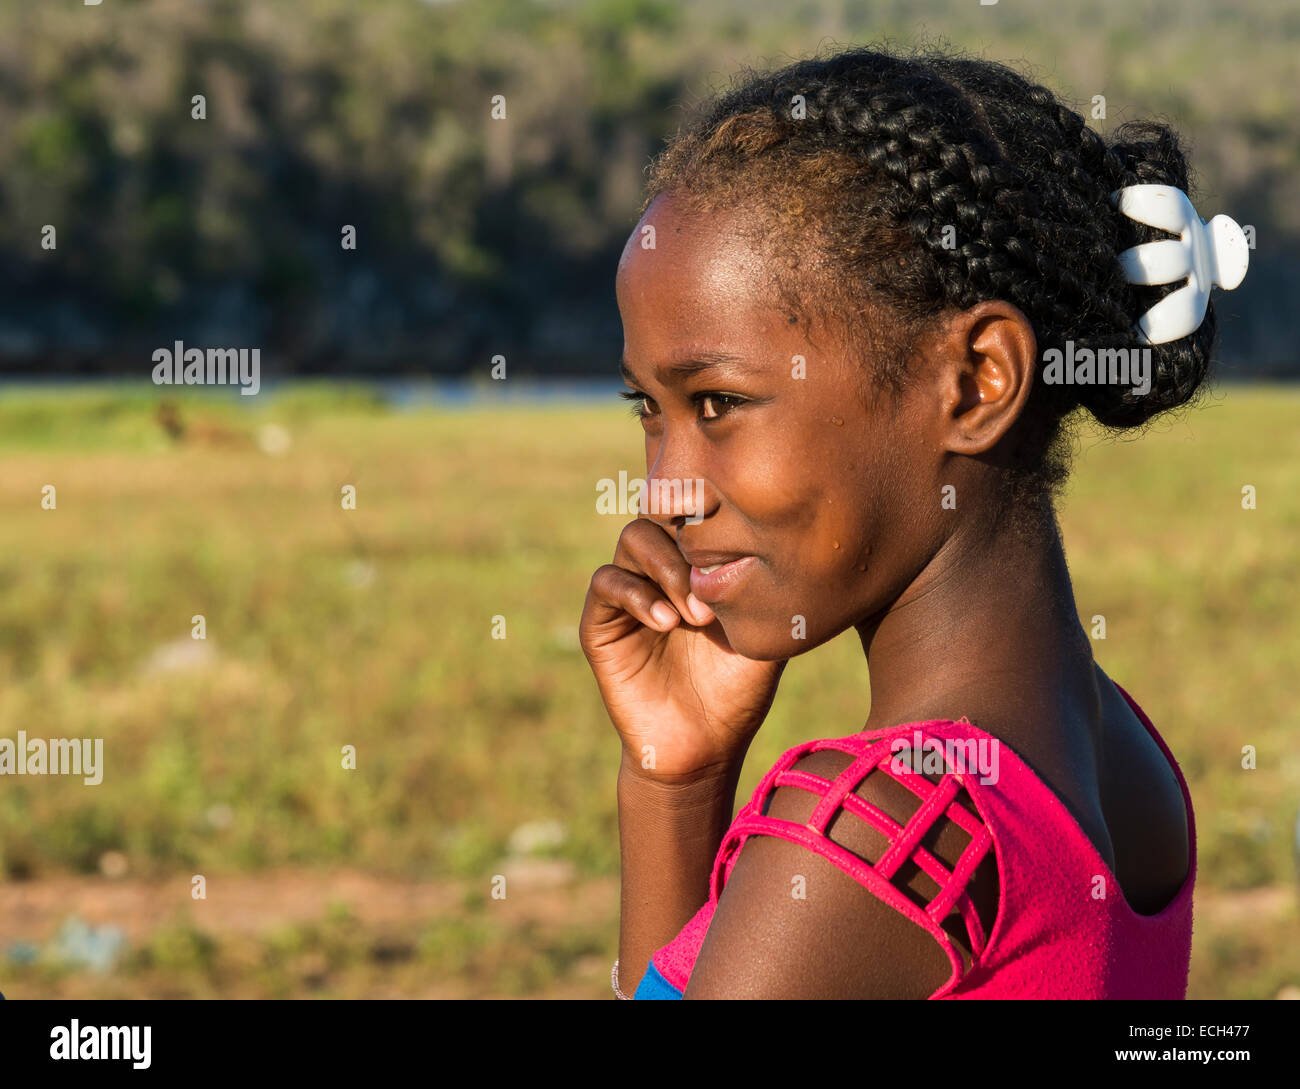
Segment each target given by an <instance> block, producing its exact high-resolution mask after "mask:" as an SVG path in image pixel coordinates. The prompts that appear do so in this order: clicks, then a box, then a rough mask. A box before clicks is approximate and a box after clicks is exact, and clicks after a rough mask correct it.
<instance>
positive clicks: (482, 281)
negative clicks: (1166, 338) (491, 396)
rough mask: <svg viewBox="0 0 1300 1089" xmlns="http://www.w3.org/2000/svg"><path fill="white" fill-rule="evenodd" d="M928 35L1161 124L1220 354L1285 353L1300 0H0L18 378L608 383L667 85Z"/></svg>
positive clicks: (1291, 365)
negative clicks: (198, 356)
mask: <svg viewBox="0 0 1300 1089" xmlns="http://www.w3.org/2000/svg"><path fill="white" fill-rule="evenodd" d="M918 9H920V10H918ZM918 33H922V34H925V35H926V36H928V37H929V38H930V39H934V38H935V37H936V36H942V37H943V39H945V40H946V41H947V42H948V43H949V44H951V45H953V46H954V47H958V48H964V49H969V50H971V51H974V52H976V53H979V54H981V55H984V56H987V57H990V58H992V59H999V60H1006V61H1010V62H1012V63H1013V64H1016V65H1017V66H1019V67H1021V68H1022V70H1023V69H1024V68H1025V67H1026V66H1028V67H1029V68H1030V74H1032V75H1033V76H1035V77H1036V78H1038V79H1040V80H1041V81H1043V82H1045V83H1047V84H1048V85H1049V86H1052V87H1053V88H1054V89H1056V90H1057V91H1059V92H1061V93H1063V94H1065V95H1066V97H1067V98H1068V99H1069V100H1071V101H1072V102H1073V103H1074V104H1075V105H1076V107H1082V108H1083V112H1085V115H1086V113H1087V106H1088V103H1089V101H1090V99H1091V97H1092V96H1093V95H1095V94H1104V95H1105V96H1106V99H1107V118H1106V119H1105V120H1094V121H1092V122H1091V123H1092V124H1093V125H1094V126H1095V127H1097V128H1098V129H1099V130H1100V131H1103V132H1105V131H1107V130H1108V129H1109V128H1110V127H1112V126H1113V125H1114V124H1116V123H1118V122H1119V121H1122V120H1126V119H1129V118H1133V117H1143V116H1150V115H1161V116H1165V117H1167V119H1168V120H1170V121H1171V122H1172V123H1173V124H1175V125H1176V126H1177V127H1178V128H1179V129H1180V131H1182V132H1183V133H1184V134H1185V135H1186V136H1187V137H1188V139H1189V143H1190V144H1191V146H1192V151H1193V155H1194V161H1195V163H1196V165H1197V167H1198V172H1199V179H1198V180H1199V182H1200V185H1201V190H1202V194H1203V195H1202V196H1201V197H1200V198H1199V199H1198V205H1199V207H1200V210H1201V212H1202V214H1204V215H1205V216H1206V217H1207V218H1208V217H1209V216H1210V215H1213V214H1215V213H1217V212H1219V211H1226V212H1227V213H1228V214H1230V215H1232V216H1233V217H1234V218H1235V219H1237V220H1238V222H1241V223H1243V224H1246V223H1249V224H1251V225H1253V226H1254V227H1255V229H1256V233H1257V239H1258V243H1257V250H1256V252H1255V254H1254V255H1253V262H1252V268H1251V271H1250V273H1249V275H1248V277H1247V280H1246V283H1245V285H1243V288H1242V289H1241V290H1239V291H1237V292H1236V293H1234V294H1232V295H1220V296H1219V297H1218V298H1219V300H1220V306H1221V313H1222V314H1223V317H1224V319H1225V322H1224V327H1225V333H1224V341H1223V347H1222V352H1221V354H1222V356H1223V358H1224V361H1225V363H1227V364H1228V367H1229V369H1230V370H1231V371H1234V372H1235V373H1252V374H1258V373H1264V372H1269V373H1279V374H1280V373H1288V374H1296V373H1297V371H1300V361H1298V359H1297V351H1296V348H1295V345H1296V343H1297V339H1298V338H1297V334H1298V333H1300V329H1298V328H1297V325H1298V323H1300V318H1298V317H1297V307H1296V306H1295V305H1294V303H1295V299H1296V298H1297V296H1298V295H1300V192H1298V190H1300V185H1298V183H1297V178H1298V177H1300V130H1298V128H1297V122H1296V119H1295V102H1294V95H1295V88H1296V87H1297V86H1300V78H1298V77H1300V72H1298V71H1297V69H1298V68H1300V60H1298V59H1297V58H1298V57H1300V50H1298V49H1297V44H1298V43H1300V10H1298V9H1297V8H1296V5H1295V4H1294V3H1293V2H1292V0H1242V2H1239V3H1237V4H1236V5H1235V6H1232V7H1228V6H1227V5H1216V4H1212V3H1209V2H1204V3H1200V2H1196V0H1182V2H1178V3H1173V2H1163V3H1160V2H1157V3H1140V2H1134V0H1056V2H1050V3H1049V2H1039V3H1032V4H1027V3H1019V4H1012V3H1001V4H993V5H979V4H977V3H975V0H937V2H930V3H926V4H915V3H913V4H909V3H907V2H905V0H879V2H876V0H830V2H825V3H812V2H807V3H801V2H797V0H796V2H778V0H696V2H695V3H691V4H674V3H668V2H665V0H549V2H546V0H442V2H436V0H365V2H364V3H358V2H356V0H302V2H288V0H284V2H277V0H103V2H102V3H101V4H98V5H91V6H87V5H86V4H84V3H83V2H82V0H59V2H55V0H41V2H40V3H32V2H30V0H0V258H2V259H0V370H3V372H5V373H8V374H25V375H31V374H42V375H43V374H93V373H114V374H123V373H125V374H135V375H140V376H143V375H145V374H147V373H148V369H149V367H150V366H151V364H150V353H151V352H152V351H153V349H154V348H157V347H160V346H169V345H170V344H171V343H172V341H174V340H183V341H185V342H187V344H189V345H194V346H247V347H261V348H262V350H263V351H262V360H263V368H264V372H265V373H266V374H267V375H268V376H276V375H289V374H295V373H297V374H301V373H336V374H349V375H364V374H381V373H383V374H406V375H410V374H430V373H440V374H449V373H467V372H479V373H484V374H486V372H487V369H488V367H489V365H490V360H491V358H492V356H494V355H498V354H499V355H504V356H506V357H507V359H508V360H509V363H510V372H511V373H512V374H522V373H530V372H531V373H571V374H572V373H584V372H585V373H601V374H604V375H609V376H612V374H613V368H614V362H613V361H614V360H615V359H616V357H617V354H618V352H619V350H620V348H621V340H622V337H621V330H620V326H619V321H618V311H617V307H616V304H615V300H614V292H613V279H614V271H615V266H616V262H617V259H618V254H619V252H620V250H621V248H622V245H623V242H624V240H625V238H626V236H627V234H628V232H629V230H630V229H631V227H632V225H633V223H634V219H635V213H636V208H637V206H638V204H639V200H640V188H641V184H642V180H643V169H644V167H645V165H646V164H647V162H648V160H649V158H650V157H651V155H652V154H653V153H654V152H655V150H656V149H657V148H658V147H659V146H660V145H661V144H662V141H663V140H664V138H665V137H666V136H668V135H669V134H670V133H671V131H672V130H673V129H674V128H675V126H676V125H677V123H678V121H679V120H680V117H681V107H682V105H683V104H685V103H689V102H690V101H693V100H694V99H695V98H697V97H698V96H700V95H701V94H704V93H707V92H708V91H709V90H710V89H711V88H719V87H723V86H725V84H726V81H727V77H728V76H729V75H730V73H732V72H734V71H736V69H737V68H738V67H739V66H741V65H743V64H746V63H750V64H756V65H759V66H768V65H774V64H780V63H784V62H786V61H788V60H790V59H793V58H794V57H797V56H803V55H807V54H809V53H812V52H814V51H816V50H817V49H818V48H819V47H820V48H822V49H828V48H831V47H833V46H835V45H848V44H856V43H862V42H866V41H870V40H873V39H877V38H879V37H881V36H889V37H890V38H892V39H893V40H894V41H896V42H902V43H906V42H910V41H911V40H913V39H914V37H915V36H916V35H917V34H918ZM196 95H202V96H203V112H204V113H205V116H204V117H203V118H202V119H199V118H196V116H195V113H196V112H197V111H198V108H197V107H196V105H195V96H196ZM497 95H502V96H504V98H505V108H506V117H505V119H504V120H495V119H493V117H492V108H493V97H494V96H497ZM345 226H351V227H353V228H355V237H356V242H355V249H346V248H344V246H343V244H342V242H343V238H344V234H343V232H344V228H345ZM49 228H53V232H51V231H50V230H49ZM51 244H52V245H51Z"/></svg>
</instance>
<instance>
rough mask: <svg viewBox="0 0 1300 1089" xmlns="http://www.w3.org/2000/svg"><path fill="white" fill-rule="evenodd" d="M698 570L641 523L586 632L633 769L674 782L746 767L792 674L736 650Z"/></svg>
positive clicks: (597, 594) (607, 569)
mask: <svg viewBox="0 0 1300 1089" xmlns="http://www.w3.org/2000/svg"><path fill="white" fill-rule="evenodd" d="M690 571H691V567H690V564H688V563H687V562H686V560H685V559H684V558H683V556H682V554H681V552H680V551H679V550H678V548H677V545H676V544H675V543H674V541H673V539H672V538H671V537H670V536H669V535H668V533H667V532H666V531H665V530H664V529H663V528H662V527H661V526H660V525H659V524H658V523H656V522H653V521H651V520H650V519H648V518H637V519H636V520H635V521H632V522H629V523H628V524H627V525H626V526H625V527H624V529H623V533H622V535H621V536H620V537H619V541H618V548H617V549H616V550H615V552H614V562H613V563H612V564H606V565H605V566H604V567H601V568H599V569H598V570H597V571H596V573H595V574H594V575H593V576H592V578H591V587H590V589H589V590H588V591H587V601H586V604H585V605H584V606H583V610H582V620H581V621H580V622H579V625H578V632H579V639H580V641H581V643H582V650H583V653H584V654H585V655H586V656H587V661H588V662H589V663H590V664H591V669H592V672H593V673H595V675H596V683H597V685H598V686H599V688H600V695H601V698H602V699H603V700H604V701H605V708H606V710H608V711H609V717H610V720H611V721H612V722H613V723H614V729H615V730H617V731H618V733H619V736H620V737H621V738H622V741H623V747H624V752H625V766H627V765H628V764H629V763H630V765H631V767H632V768H634V769H637V774H640V775H644V776H645V777H646V778H649V779H658V780H663V781H665V782H683V781H689V780H692V779H696V778H700V777H704V776H708V775H711V774H716V773H718V772H721V771H724V770H727V769H730V768H733V767H735V766H738V765H739V764H740V763H741V762H742V761H743V760H744V757H745V751H746V750H747V749H748V748H749V743H750V741H752V740H753V737H754V735H755V734H756V733H757V732H758V728H759V727H760V726H761V725H762V724H763V719H764V718H765V717H766V715H767V712H768V709H769V708H770V707H771V705H772V698H773V697H774V696H775V695H776V686H777V683H778V682H779V681H780V679H781V673H782V671H783V670H784V669H785V662H784V661H779V662H756V661H754V660H752V659H750V658H744V657H742V656H741V655H739V654H737V653H736V652H735V651H734V650H732V649H731V646H730V645H729V644H728V643H727V637H726V635H725V634H724V633H723V631H722V625H721V624H720V623H718V621H717V619H716V618H715V617H714V615H713V611H712V610H711V609H710V608H709V607H708V606H707V605H705V604H704V603H703V602H702V601H700V600H699V599H698V598H696V597H694V596H692V595H691V592H690ZM688 598H689V600H688ZM646 746H650V748H649V749H648V750H647V749H646V748H645V747H646Z"/></svg>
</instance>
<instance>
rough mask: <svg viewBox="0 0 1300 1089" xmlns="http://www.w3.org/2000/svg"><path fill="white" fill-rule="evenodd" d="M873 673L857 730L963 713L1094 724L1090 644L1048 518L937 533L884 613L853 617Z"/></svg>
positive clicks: (1011, 728) (991, 725)
mask: <svg viewBox="0 0 1300 1089" xmlns="http://www.w3.org/2000/svg"><path fill="white" fill-rule="evenodd" d="M858 634H859V637H860V638H861V640H862V646H863V650H864V651H865V652H866V656H867V667H868V669H869V671H870V675H871V713H870V716H869V718H868V719H867V724H866V726H865V727H864V729H866V730H874V729H879V728H883V727H886V726H892V725H896V724H898V723H900V722H908V721H923V720H927V719H959V718H961V717H962V716H965V717H967V718H968V719H970V720H971V721H972V722H975V723H976V724H978V725H980V726H982V727H983V728H984V729H987V730H990V732H1003V731H1005V732H1007V733H1009V734H1011V735H1012V736H1014V735H1015V733H1016V728H1017V725H1019V727H1020V728H1021V729H1022V730H1033V729H1034V728H1035V724H1041V723H1053V722H1054V723H1058V724H1059V723H1063V722H1066V721H1069V722H1071V723H1078V722H1080V721H1082V722H1083V723H1085V724H1087V728H1088V731H1089V732H1093V731H1095V730H1096V729H1097V728H1098V718H1099V695H1098V687H1097V686H1098V677H1097V669H1096V665H1095V663H1094V662H1093V657H1092V645H1091V643H1090V641H1089V639H1088V636H1087V634H1086V633H1085V632H1084V630H1083V628H1082V627H1081V625H1080V623H1079V617H1078V612H1077V608H1076V606H1075V601H1074V591H1073V587H1072V586H1071V583H1070V572H1069V569H1068V568H1067V566H1066V562H1065V550H1064V548H1063V547H1062V544H1061V537H1060V531H1059V529H1058V528H1057V524H1056V519H1055V517H1054V516H1052V515H1051V514H1050V511H1049V512H1048V514H1047V516H1046V517H1044V518H1042V519H1040V520H1039V521H1038V523H1037V524H1034V525H1031V526H1028V527H1026V526H1024V525H1023V524H1022V525H1013V524H1011V523H1010V522H1009V521H1006V520H1003V521H1002V522H1000V523H999V524H997V525H995V526H993V527H991V528H990V527H989V526H988V525H987V524H985V525H973V526H971V527H970V531H969V532H967V533H966V534H963V533H958V534H956V535H955V536H954V537H952V538H950V539H949V540H948V541H946V542H945V543H944V545H943V547H941V548H940V549H939V550H938V552H936V553H935V555H934V556H933V557H932V558H931V560H930V561H929V563H928V564H927V565H926V566H925V568H924V569H923V570H922V571H921V573H920V575H918V576H917V578H916V579H915V580H914V581H913V582H912V584H911V585H910V586H909V587H908V588H907V590H906V591H904V592H903V594H902V595H900V597H899V598H898V599H897V600H896V601H895V602H894V603H893V605H892V606H891V607H890V608H889V609H888V610H887V611H886V612H885V614H884V615H883V616H882V617H877V618H873V620H872V621H870V622H868V623H864V624H862V625H859V626H858Z"/></svg>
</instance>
